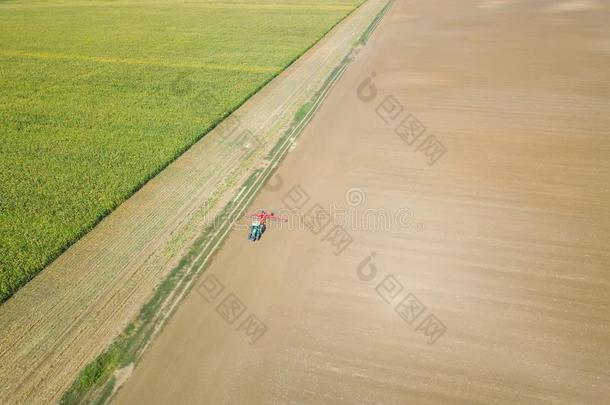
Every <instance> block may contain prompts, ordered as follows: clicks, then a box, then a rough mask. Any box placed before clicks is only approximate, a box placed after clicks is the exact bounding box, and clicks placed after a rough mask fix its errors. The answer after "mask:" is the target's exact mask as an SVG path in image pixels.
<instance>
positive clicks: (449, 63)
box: [116, 0, 610, 404]
mask: <svg viewBox="0 0 610 405" xmlns="http://www.w3.org/2000/svg"><path fill="white" fill-rule="evenodd" d="M458 3H459V4H458ZM609 19H610V14H609V10H608V5H607V4H605V3H603V2H601V1H536V2H534V1H530V2H528V1H499V0H498V1H464V2H455V1H453V0H441V1H434V2H430V1H424V0H422V1H409V2H407V1H397V2H395V4H394V5H393V7H392V9H391V10H390V12H389V14H388V15H387V16H386V18H385V19H384V20H383V22H382V23H381V25H380V27H379V28H378V30H377V31H376V33H375V34H374V35H373V38H372V39H371V42H370V43H369V44H368V45H367V46H366V47H365V48H364V49H363V51H362V52H361V53H360V54H359V55H358V56H357V58H356V60H355V62H354V63H353V64H352V65H351V66H350V67H349V68H348V70H347V72H346V74H345V75H344V77H343V78H342V79H341V81H340V82H339V83H338V84H337V86H336V87H335V88H334V90H333V92H332V93H331V95H330V97H329V98H328V99H327V101H326V103H325V105H324V107H323V108H322V109H321V110H320V112H319V113H318V114H317V115H316V117H315V118H314V120H313V121H312V123H311V124H310V125H309V126H308V128H307V129H306V131H305V132H304V133H303V135H302V138H301V141H300V142H299V144H298V145H297V147H296V148H295V149H294V150H293V152H291V153H290V154H289V156H288V158H287V159H286V161H285V162H284V163H283V164H282V165H281V166H280V168H279V170H278V173H277V175H276V177H275V178H274V182H273V184H274V185H273V186H269V187H267V189H266V190H264V191H263V192H262V193H261V195H260V196H259V197H258V198H257V199H256V200H255V202H254V203H253V205H252V209H256V208H266V209H274V210H277V211H280V210H281V209H282V208H284V203H285V202H286V201H288V200H287V199H286V198H285V197H286V194H287V193H289V190H291V189H292V187H293V186H297V185H298V186H300V187H302V190H304V191H305V192H306V193H307V194H308V195H309V196H310V200H309V201H307V203H306V204H305V205H304V206H303V207H302V208H297V209H296V212H297V213H304V212H306V211H307V210H308V209H310V208H311V207H312V206H313V205H314V204H315V203H317V204H320V205H321V206H322V207H324V208H326V209H327V210H330V209H331V208H333V207H334V209H335V213H336V211H337V209H338V208H349V209H350V210H355V212H356V217H357V218H362V217H363V216H364V215H365V214H367V213H368V214H367V215H370V213H371V210H376V211H375V212H377V213H379V212H381V211H380V210H385V211H383V212H387V213H389V214H390V215H396V213H405V212H407V213H410V214H413V217H412V218H409V216H408V215H407V216H406V217H405V216H401V217H400V218H401V220H403V221H402V222H401V223H393V224H391V226H389V227H380V226H373V225H371V223H370V222H368V223H367V224H366V225H367V226H363V224H362V223H361V222H362V221H359V220H358V221H352V222H351V224H350V223H347V224H345V228H346V229H347V230H348V232H349V233H350V235H351V237H352V238H353V242H352V243H351V244H350V245H349V246H347V248H346V249H345V250H344V251H343V252H342V253H340V254H339V255H335V254H334V253H333V245H332V244H330V243H329V242H328V241H325V240H324V239H325V238H324V235H325V234H326V231H327V230H328V228H327V229H325V230H323V231H322V232H320V233H318V234H314V233H313V232H311V231H310V230H309V229H307V228H300V229H298V230H290V229H288V228H287V227H283V228H282V227H270V229H269V230H268V231H267V232H266V233H265V234H264V236H263V238H262V240H261V241H260V242H257V243H251V242H249V241H248V240H247V239H246V231H245V230H235V231H234V232H232V233H231V235H230V237H229V239H228V241H227V242H226V243H225V245H224V246H223V248H222V249H221V251H220V252H219V254H218V255H217V256H216V258H215V260H214V262H213V263H212V264H211V266H210V267H209V269H208V270H207V272H206V273H205V274H204V276H203V277H202V280H201V281H200V283H203V282H207V284H203V285H202V284H200V285H199V286H198V287H197V288H195V289H193V290H192V292H191V293H190V295H189V296H188V297H187V298H186V299H185V301H184V303H183V304H182V305H181V306H180V307H179V308H178V310H177V312H176V313H175V315H174V316H173V318H172V319H171V320H170V322H169V323H168V324H167V326H166V328H165V329H164V330H163V332H162V333H161V334H160V335H159V337H158V339H157V340H156V341H155V342H154V344H153V345H152V346H151V348H150V350H149V352H148V353H147V354H146V355H145V357H144V359H143V361H142V362H141V363H140V364H139V365H138V366H137V367H136V369H135V370H134V372H133V374H132V376H131V377H130V379H129V380H128V381H127V383H126V385H125V386H124V387H123V388H122V389H121V390H120V391H119V392H118V396H117V397H116V402H118V403H125V404H127V403H170V402H171V403H209V404H225V403H227V404H229V403H232V404H241V403H277V404H290V403H295V404H303V403H333V404H353V403H359V404H377V403H384V404H404V403H468V404H472V403H481V404H488V403H492V402H499V403H516V402H517V403H539V402H542V403H600V404H601V403H607V402H608V399H609V398H610V372H609V371H608V370H609V369H608V365H609V364H610V294H608V289H609V287H610V274H609V273H608V263H610V253H609V250H608V246H609V245H610V208H609V206H608V201H609V200H610V188H609V180H610V138H608V136H607V135H608V134H607V132H608V129H609V128H610V115H608V111H609V107H610V81H609V80H608V76H607V70H608V66H610V32H609V31H608V27H607V21H608V20H609ZM373 72H374V73H375V76H374V78H373V81H372V85H373V86H374V87H375V89H376V97H374V98H373V97H372V93H370V91H371V88H370V87H367V86H366V83H365V84H362V83H363V81H364V80H365V79H366V78H368V77H370V76H371V74H372V73H373ZM390 95H393V96H395V98H396V100H397V101H398V102H400V103H401V104H402V105H403V106H404V112H403V115H401V116H400V118H403V117H405V116H406V115H407V113H410V114H414V116H415V117H417V119H418V120H419V121H421V123H423V125H425V127H426V132H425V133H424V135H422V136H421V138H419V139H418V140H417V141H415V142H414V143H413V145H408V144H407V142H405V140H403V139H401V137H399V136H398V135H397V134H396V133H395V132H394V128H395V127H396V124H397V121H393V122H392V123H391V124H386V123H385V122H384V121H383V120H382V119H381V118H380V117H379V116H378V115H377V113H376V109H377V107H378V106H379V104H380V103H381V102H382V101H383V100H384V99H385V97H386V96H390ZM369 96H371V97H369ZM369 98H373V100H370V101H366V100H368V99H369ZM428 135H434V136H436V139H438V141H440V142H441V143H442V145H444V147H445V148H446V153H445V154H444V155H443V156H441V157H440V159H438V161H436V163H435V164H433V165H428V164H427V163H428V162H429V158H428V157H427V156H426V155H425V154H424V153H423V151H422V150H419V151H416V150H417V149H418V147H420V149H421V146H418V145H421V142H422V141H423V140H424V139H426V137H427V136H428ZM406 139H407V141H410V140H411V138H409V137H408V136H407V137H406ZM429 139H430V138H428V140H429ZM424 145H427V144H424ZM428 151H432V149H428ZM434 157H437V155H434V154H432V158H434ZM353 188H356V189H355V190H351V192H350V193H349V195H348V196H349V197H354V199H350V200H349V201H346V198H345V196H346V192H347V191H348V190H350V189H353ZM290 196H294V195H293V194H292V195H290ZM358 197H364V198H363V199H362V201H361V203H360V204H358ZM282 200H284V202H283V201H282ZM288 202H289V201H288ZM348 202H349V203H352V204H353V205H355V207H352V206H351V205H349V204H348ZM401 209H402V211H400V210H401ZM367 210H368V211H367ZM350 212H351V211H350ZM285 215H287V213H285ZM375 215H379V214H375ZM290 218H291V223H290V224H291V225H293V228H294V227H297V225H298V224H299V219H298V218H296V217H295V216H294V215H291V216H290ZM405 218H406V219H407V221H404V220H405ZM333 220H334V221H335V222H338V219H337V217H336V216H335V217H334V218H333ZM354 222H357V223H358V224H354ZM408 222H411V223H410V225H412V226H407V225H408V224H407V223H408ZM421 224H424V225H425V226H422V225H421ZM350 225H351V226H350ZM329 226H330V225H329ZM373 252H374V253H375V256H373V255H372V253H373ZM367 260H368V261H367ZM372 266H374V267H372ZM375 271H376V273H375ZM212 275H213V276H215V277H216V280H217V281H219V282H220V283H222V285H223V286H224V290H222V291H221V292H220V293H219V295H218V296H217V297H216V298H212V296H211V295H210V293H206V290H205V287H206V286H207V287H210V288H211V286H212V284H211V280H212V281H213V279H210V278H209V277H210V276H212ZM369 275H370V276H371V277H372V279H371V280H368V281H364V280H363V279H367V276H369ZM390 275H393V276H394V277H395V278H394V279H392V278H389V279H388V278H386V277H387V276H390ZM373 276H374V277H373ZM384 280H385V283H384ZM392 282H399V283H401V285H402V286H403V288H402V289H401V290H400V291H399V293H398V294H396V295H395V296H393V297H388V294H389V293H383V291H384V287H388V289H389V286H390V285H391V283H392ZM380 283H383V284H381V287H378V286H379V284H380ZM397 289H400V288H399V287H397ZM216 291H218V290H216ZM392 291H395V290H392ZM230 293H234V294H235V295H236V296H237V297H239V299H240V300H241V302H243V304H244V305H246V306H247V309H245V310H244V312H243V314H241V315H240V317H239V318H237V320H235V321H234V322H233V323H232V324H229V323H228V322H227V321H225V320H224V319H223V318H222V317H221V315H220V314H219V312H217V311H216V310H215V308H216V307H217V306H218V305H220V304H221V303H222V302H223V300H224V299H225V298H226V297H229V294H230ZM409 293H410V294H413V295H411V296H408V295H407V294H409ZM205 294H207V295H205ZM203 295H205V296H206V297H208V299H209V300H210V302H207V301H206V300H204V298H203ZM382 296H383V297H385V298H386V299H387V300H388V301H389V302H386V301H385V300H384V298H383V297H382ZM405 297H410V298H408V301H407V302H408V303H410V304H413V303H414V302H415V301H414V299H415V298H414V297H416V299H417V300H418V301H419V302H420V303H421V304H422V305H424V306H425V310H424V311H423V312H420V311H415V310H414V311H413V312H407V313H405V312H403V314H406V315H405V316H406V318H407V320H403V319H402V318H401V317H400V316H399V314H398V313H397V312H396V308H399V309H400V308H402V307H400V306H399V304H400V302H401V301H402V300H403V298H405ZM221 308H223V307H222V306H221ZM420 313H421V314H420ZM250 314H254V315H255V316H256V317H257V318H258V319H259V320H260V321H262V322H263V323H264V324H265V325H266V327H267V331H266V333H264V334H263V335H262V336H261V337H260V338H259V339H258V340H256V342H255V343H254V344H252V345H251V344H250V340H253V339H254V338H255V337H256V336H258V335H256V336H250V337H249V336H247V334H246V333H244V331H243V330H240V325H242V322H243V321H244V320H246V319H247V317H248V316H249V315H250ZM416 314H420V315H419V316H418V317H417V318H416V319H415V320H412V317H413V316H415V315H416ZM429 315H433V316H435V317H436V318H435V319H438V320H439V321H440V322H442V324H443V325H444V327H446V331H445V332H444V334H442V335H440V332H439V331H441V329H436V332H438V333H436V334H435V333H433V332H434V330H430V329H428V328H427V326H430V324H429V323H426V322H430V319H432V318H428V316H429ZM411 320H412V322H411V323H409V322H408V321H411ZM425 331H428V332H430V336H429V335H426V334H425V333H424V332H425ZM437 337H438V340H436V341H435V342H434V344H429V343H431V341H432V340H434V338H437Z"/></svg>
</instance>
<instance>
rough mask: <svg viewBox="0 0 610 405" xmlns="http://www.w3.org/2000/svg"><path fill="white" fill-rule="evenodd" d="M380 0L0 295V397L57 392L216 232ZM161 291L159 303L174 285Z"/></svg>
mask: <svg viewBox="0 0 610 405" xmlns="http://www.w3.org/2000/svg"><path fill="white" fill-rule="evenodd" d="M385 4H386V1H382V0H373V1H368V2H366V3H365V4H363V5H362V6H361V7H360V8H358V9H357V10H356V11H354V13H352V14H351V15H350V16H349V17H348V18H347V19H346V20H344V21H343V22H342V23H341V24H339V25H338V26H337V27H335V28H334V29H333V30H332V31H331V32H330V33H329V34H328V36H327V37H325V38H324V39H323V40H322V41H321V42H319V43H318V44H317V45H316V46H315V47H313V48H312V49H311V50H309V51H308V52H307V53H306V54H305V55H303V57H302V58H300V59H299V60H298V61H297V62H295V63H294V64H293V65H291V66H290V67H289V68H288V69H287V70H286V71H285V72H283V73H282V74H281V75H279V76H278V77H277V78H276V79H274V80H273V81H272V82H271V83H270V84H269V85H268V86H266V87H265V88H264V89H262V90H261V91H260V92H258V93H257V94H256V95H255V96H254V97H253V98H251V99H250V100H248V102H246V103H245V104H244V105H243V106H242V107H241V108H239V109H238V110H237V111H236V112H235V113H234V114H233V115H232V116H231V117H229V118H228V119H227V120H226V121H224V122H223V124H222V125H220V126H218V127H216V129H214V130H213V131H211V132H210V133H209V134H207V135H206V136H205V137H204V138H203V139H202V140H201V141H199V142H197V143H196V144H195V145H194V146H193V147H191V148H190V149H189V150H188V151H187V152H186V153H184V154H183V155H182V156H181V157H180V158H178V159H177V160H176V161H175V162H174V163H172V164H171V165H170V166H168V167H167V169H165V170H164V171H163V172H162V173H160V174H159V176H157V177H155V178H154V179H152V180H151V181H150V182H148V183H147V184H146V185H145V186H144V187H143V188H142V189H141V190H139V191H138V192H137V193H136V194H134V195H133V197H132V198H130V199H129V200H127V201H126V202H125V203H124V204H122V205H121V206H120V207H119V208H118V209H117V210H116V211H114V212H113V213H112V214H110V215H109V216H108V217H107V218H105V219H104V220H103V221H102V222H100V224H98V226H96V228H95V229H93V230H92V231H91V232H90V233H89V234H87V235H86V236H85V237H83V238H82V239H81V240H79V241H78V242H77V243H76V244H74V245H73V246H72V247H71V248H70V249H69V250H67V251H66V252H65V253H64V254H63V255H61V256H60V257H59V258H58V259H57V260H55V261H54V262H53V263H52V264H51V265H50V266H48V267H47V268H46V269H45V270H44V271H43V272H42V273H41V274H40V275H38V276H37V277H36V278H34V279H33V280H32V281H31V282H30V283H28V284H27V285H26V286H25V287H24V288H22V289H21V290H19V291H18V293H17V294H16V295H14V296H13V297H12V298H11V299H9V300H8V301H7V302H5V303H4V304H3V305H2V306H0V402H2V403H31V402H33V401H34V402H38V403H42V402H55V401H57V400H59V399H60V398H61V397H62V393H63V392H64V391H65V390H66V388H68V387H69V386H70V384H71V383H72V382H73V381H74V380H75V378H76V376H77V375H78V372H79V371H80V370H81V369H82V368H83V367H84V366H85V365H86V364H88V363H89V362H91V361H92V360H93V359H95V358H96V356H97V355H98V354H99V353H101V352H102V351H103V350H104V349H105V348H107V347H108V345H109V344H110V343H111V342H112V341H113V340H114V339H115V338H116V337H117V336H118V335H119V334H120V333H121V331H123V330H124V328H125V327H126V325H128V324H129V323H130V322H131V321H132V320H133V319H134V317H136V315H137V314H138V313H139V312H140V310H141V308H142V306H143V305H144V304H145V303H147V302H149V300H150V299H151V296H152V294H153V291H154V289H155V286H157V285H159V283H160V282H161V281H162V280H164V279H166V278H167V276H168V274H170V272H171V271H172V269H175V268H176V266H183V263H179V262H180V259H181V258H182V257H184V256H185V255H186V253H187V251H189V249H190V247H191V246H192V245H193V241H194V240H195V239H196V238H198V237H199V236H201V234H202V232H203V233H204V235H203V238H204V239H203V241H201V240H200V241H199V242H200V247H201V249H202V250H204V251H206V252H210V251H211V250H212V249H213V248H214V247H215V246H217V243H218V241H219V238H220V237H222V234H217V233H213V234H211V235H210V238H207V236H206V235H207V234H206V233H205V230H206V229H207V227H209V226H211V225H212V224H213V223H214V221H215V218H216V216H217V215H218V214H219V213H220V212H223V210H224V208H225V207H226V206H227V204H234V205H237V206H238V204H239V202H241V201H243V200H244V198H245V196H247V195H249V193H252V192H253V191H252V188H253V187H254V186H256V184H257V182H256V180H255V181H253V182H250V183H248V180H249V179H251V178H252V176H253V175H256V174H257V173H262V172H264V171H265V170H266V169H265V170H263V169H264V168H271V167H273V166H274V165H275V164H277V161H278V159H279V158H280V157H281V153H280V152H281V151H283V150H284V149H282V148H283V146H282V145H285V144H286V142H289V141H290V140H289V139H284V137H285V134H286V133H287V130H288V129H289V128H290V126H291V124H292V123H293V122H294V119H295V115H302V114H303V113H304V111H306V110H307V108H306V107H307V106H306V107H305V108H304V107H303V105H304V104H306V103H307V102H308V101H310V100H312V99H314V98H315V96H316V94H317V93H318V92H319V91H320V89H322V88H325V87H326V85H327V84H328V83H326V82H327V80H328V78H329V76H330V75H331V74H332V72H334V71H335V70H336V68H337V67H338V66H340V65H341V64H342V61H343V60H344V58H345V57H346V55H348V53H349V52H350V50H351V48H352V45H353V44H354V43H355V42H357V41H358V40H359V38H360V35H361V34H362V32H364V31H366V29H367V27H368V26H369V25H370V23H371V21H373V20H374V18H375V16H376V15H377V14H378V13H379V11H380V10H381V9H382V8H383V6H384V5H385ZM189 83H190V82H189V81H188V79H187V80H186V82H185V83H183V84H181V85H182V86H187V87H188V86H189V85H190V84H189ZM203 96H204V95H202V97H203ZM205 100H207V99H205ZM278 145H280V148H278ZM286 149H287V148H286ZM244 184H245V186H244ZM261 184H262V182H261ZM242 186H243V187H242ZM232 212H233V213H234V214H235V213H238V212H237V211H236V210H232ZM206 238H207V239H206ZM190 253H191V254H194V255H195V257H198V256H197V253H198V252H190ZM197 263H200V262H197ZM199 268H200V267H196V266H194V267H189V269H191V270H192V271H195V272H196V271H197V270H198V269H199ZM187 270H188V269H187ZM185 271H186V270H185ZM191 274H192V273H191ZM184 280H186V278H185V279H184ZM182 281H183V280H182V279H181V280H179V281H178V282H181V284H180V285H184V284H185V283H186V281H184V282H182ZM184 288H186V287H183V290H184ZM183 290H182V291H183ZM168 295H169V298H168V299H167V300H166V301H167V305H166V306H165V307H166V308H170V309H171V308H173V307H174V305H175V303H176V302H177V301H178V300H179V298H180V297H181V293H171V292H170V293H168ZM164 302H165V301H164ZM168 311H169V310H168ZM149 317H150V314H149ZM154 319H156V318H154Z"/></svg>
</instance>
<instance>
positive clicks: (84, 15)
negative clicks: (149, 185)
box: [0, 0, 362, 302]
mask: <svg viewBox="0 0 610 405" xmlns="http://www.w3.org/2000/svg"><path fill="white" fill-rule="evenodd" d="M361 2H362V1H361V0H286V1H281V2H278V1H273V0H252V1H236V0H228V1H227V0H223V1H199V2H197V1H188V2H187V1H179V0H159V1H155V0H132V1H126V0H114V1H112V0H54V1H45V0H32V1H26V0H6V1H2V2H0V124H1V125H0V302H2V301H4V300H6V299H7V298H8V297H9V296H10V295H11V294H12V293H14V292H15V291H16V290H17V289H18V288H19V287H20V286H21V285H23V284H24V283H25V282H27V280H29V279H31V278H32V277H33V276H34V275H35V274H36V273H37V272H38V271H40V270H41V269H42V268H43V267H44V266H45V265H46V264H48V263H49V262H50V261H52V260H53V259H54V258H55V257H57V256H58V255H59V254H60V253H61V252H62V251H63V250H65V249H66V248H67V247H68V246H69V245H70V244H72V243H73V242H74V241H75V240H77V239H78V238H79V237H80V236H82V235H83V234H84V233H85V232H87V231H88V230H90V229H91V228H92V227H93V226H94V225H95V224H96V223H97V222H99V220H100V219H101V218H103V217H104V216H105V215H107V214H108V213H109V212H110V211H112V210H113V209H114V208H116V207H117V206H118V205H119V204H120V203H121V202H123V201H124V200H125V199H126V198H127V197H129V196H130V195H131V194H132V193H133V192H134V191H136V190H137V189H138V188H140V187H141V186H142V185H143V184H144V183H145V182H146V181H147V180H149V179H150V178H151V177H153V176H154V175H155V174H157V173H158V172H159V171H160V170H161V169H163V168H164V167H165V166H167V164H169V163H170V162H171V161H172V160H174V159H175V158H176V157H177V156H179V155H180V154H181V153H182V152H183V151H184V150H186V149H187V148H188V147H189V146H190V145H192V144H193V143H194V142H196V141H197V140H198V139H200V138H201V137H202V136H203V135H204V134H205V133H206V132H207V131H209V130H210V129H211V128H213V126H214V125H216V124H217V123H218V122H219V121H220V120H221V119H222V118H224V117H225V116H226V115H227V114H228V113H230V112H231V111H233V110H234V109H235V108H237V107H238V106H239V105H240V104H241V103H243V102H244V101H245V100H246V99H247V98H248V97H249V96H250V95H251V94H253V93H254V92H255V91H256V90H257V89H259V88H260V87H261V86H262V85H264V84H265V83H266V82H268V81H269V80H270V79H272V78H273V77H274V76H275V75H276V74H277V73H279V72H280V71H281V70H283V69H284V68H285V67H286V66H287V65H289V64H290V63H291V62H292V61H293V60H294V59H295V58H297V57H298V56H299V55H301V54H302V53H303V52H304V51H305V50H306V49H307V48H308V47H310V46H311V45H312V44H313V43H315V42H316V41H317V40H318V39H319V38H320V37H321V36H323V35H324V34H325V33H326V32H327V31H328V30H329V29H330V28H331V27H332V26H333V25H334V24H336V23H337V22H338V21H339V20H340V19H341V18H342V17H344V16H345V15H347V14H348V13H349V12H350V11H352V10H353V9H354V8H355V7H356V6H357V5H358V4H360V3H361Z"/></svg>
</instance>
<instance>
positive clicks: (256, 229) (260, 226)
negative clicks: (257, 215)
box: [248, 221, 266, 242]
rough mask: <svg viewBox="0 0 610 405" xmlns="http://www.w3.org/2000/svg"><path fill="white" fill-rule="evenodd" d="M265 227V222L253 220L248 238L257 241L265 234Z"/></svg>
mask: <svg viewBox="0 0 610 405" xmlns="http://www.w3.org/2000/svg"><path fill="white" fill-rule="evenodd" d="M265 228H266V226H265V224H264V223H261V222H260V221H253V222H252V225H251V226H250V234H249V235H248V239H250V240H251V241H252V242H256V241H257V240H259V239H260V238H261V236H263V233H264V232H265Z"/></svg>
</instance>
